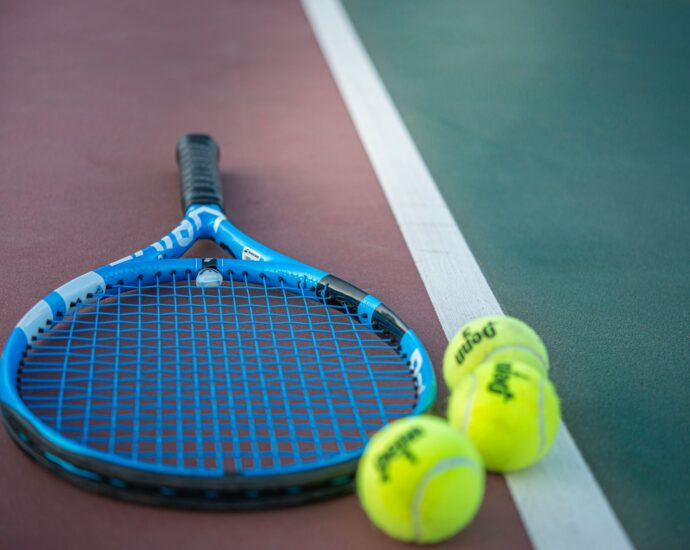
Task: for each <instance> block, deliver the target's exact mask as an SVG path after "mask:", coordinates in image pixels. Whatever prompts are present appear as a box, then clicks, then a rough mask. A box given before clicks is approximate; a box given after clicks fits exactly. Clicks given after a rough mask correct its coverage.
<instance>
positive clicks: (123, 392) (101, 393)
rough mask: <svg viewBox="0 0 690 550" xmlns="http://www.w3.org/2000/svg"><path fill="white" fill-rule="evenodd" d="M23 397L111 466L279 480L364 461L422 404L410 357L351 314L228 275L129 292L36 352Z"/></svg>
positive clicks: (82, 308) (97, 302) (23, 372)
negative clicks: (379, 435) (218, 282)
mask: <svg viewBox="0 0 690 550" xmlns="http://www.w3.org/2000/svg"><path fill="white" fill-rule="evenodd" d="M19 376H20V384H19V390H20V395H21V397H22V399H23V400H24V402H25V403H26V405H27V406H28V407H29V409H31V411H32V412H33V413H34V414H35V415H36V416H37V417H38V418H39V419H40V420H41V421H42V422H43V423H44V424H45V425H47V426H49V427H50V428H52V429H54V430H55V431H57V432H59V433H60V434H62V435H63V436H64V437H67V438H69V439H71V440H73V441H75V442H77V443H79V444H81V445H84V446H87V447H89V448H91V449H93V450H96V451H100V452H103V453H108V454H110V455H113V456H114V457H115V460H117V459H120V460H121V461H123V462H124V461H127V462H128V463H140V464H145V465H146V466H147V467H149V468H154V469H155V468H156V467H160V468H161V469H163V468H165V469H166V470H167V471H170V470H171V469H172V470H174V471H178V472H179V473H191V474H193V473H223V472H243V473H245V474H249V475H251V474H271V473H280V472H285V471H298V470H300V469H307V468H313V467H315V466H318V465H319V464H320V463H327V462H328V461H329V460H330V461H338V460H344V459H347V458H348V457H349V455H351V456H352V457H354V456H357V455H358V454H359V453H360V452H361V449H362V447H363V446H364V445H365V444H366V441H367V440H368V438H369V437H370V436H371V434H372V433H373V432H374V431H376V430H377V429H379V428H380V427H381V426H382V425H384V424H385V423H387V422H389V421H391V420H393V419H395V418H398V417H401V416H405V415H406V414H409V413H410V412H411V411H412V410H413V408H414V406H415V404H416V389H415V384H414V379H413V377H412V375H411V374H410V372H409V369H408V366H407V364H406V360H405V358H403V357H401V356H400V352H399V350H396V348H395V347H394V346H392V345H391V343H390V341H389V340H388V339H387V337H386V335H385V334H383V333H381V332H380V331H377V330H375V329H372V328H370V327H367V326H365V325H363V324H361V323H360V322H359V320H358V319H357V317H356V316H354V315H353V314H351V313H350V312H349V311H348V310H347V308H346V307H345V306H344V305H339V304H334V303H330V302H328V301H326V299H325V298H323V297H321V298H317V299H315V298H312V297H311V296H309V295H307V294H306V293H305V291H304V289H302V288H297V287H289V286H287V285H286V284H285V283H284V282H281V283H280V286H278V287H277V288H272V287H270V286H268V284H267V283H266V281H264V282H263V284H253V283H250V282H248V280H247V278H246V275H243V274H235V275H234V276H232V277H230V276H228V277H227V278H226V281H225V282H224V284H223V285H222V286H221V287H210V288H200V287H197V286H195V281H194V280H193V279H192V278H191V277H190V275H189V274H185V275H178V276H175V275H174V274H173V276H172V280H170V281H167V282H162V281H160V280H158V281H157V282H156V284H153V285H149V286H147V285H144V284H142V283H141V281H138V282H137V283H136V284H135V285H132V286H127V285H120V286H116V287H114V288H110V289H108V290H107V291H106V292H105V293H100V294H98V295H97V296H96V297H95V299H94V300H93V301H91V302H89V303H79V304H77V305H76V306H75V307H74V308H73V309H72V310H71V311H70V312H69V313H68V314H67V315H65V317H64V318H63V319H61V320H60V321H59V322H56V323H55V324H54V325H53V326H52V327H50V329H49V330H47V331H46V332H45V333H44V334H43V335H41V336H40V337H39V339H38V341H36V342H34V343H32V345H31V347H30V348H29V349H28V351H27V355H26V357H25V359H24V361H23V363H22V366H21V369H20V373H19Z"/></svg>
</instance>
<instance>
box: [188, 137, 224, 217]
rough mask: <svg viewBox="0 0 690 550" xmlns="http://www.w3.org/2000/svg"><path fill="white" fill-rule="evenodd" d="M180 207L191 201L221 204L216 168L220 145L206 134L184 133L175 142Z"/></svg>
mask: <svg viewBox="0 0 690 550" xmlns="http://www.w3.org/2000/svg"><path fill="white" fill-rule="evenodd" d="M176 156H177V164H178V165H179V167H180V196H181V198H182V211H183V212H186V211H187V208H189V207H190V205H192V204H216V205H218V206H223V188H222V184H221V181H220V172H219V170H218V160H219V159H220V149H219V148H218V145H217V144H216V142H215V141H213V138H212V137H211V136H208V135H206V134H187V135H184V136H182V137H181V138H180V140H179V141H178V142H177V154H176Z"/></svg>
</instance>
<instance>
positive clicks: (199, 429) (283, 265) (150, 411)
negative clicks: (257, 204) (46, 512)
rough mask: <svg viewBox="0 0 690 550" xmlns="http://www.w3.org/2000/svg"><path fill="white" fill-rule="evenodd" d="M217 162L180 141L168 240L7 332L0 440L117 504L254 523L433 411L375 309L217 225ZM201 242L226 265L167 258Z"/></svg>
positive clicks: (325, 488)
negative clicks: (223, 253) (260, 511)
mask: <svg viewBox="0 0 690 550" xmlns="http://www.w3.org/2000/svg"><path fill="white" fill-rule="evenodd" d="M218 159H219V149H218V146H217V145H216V143H215V142H214V141H213V139H212V138H210V137H209V136H207V135H203V134H189V135H186V136H184V137H182V138H181V139H180V141H179V142H178V144H177V161H178V164H179V167H180V182H181V192H182V205H183V211H184V218H183V219H182V221H181V222H180V224H179V225H178V226H177V227H175V229H173V230H172V231H171V232H170V233H168V234H167V235H166V236H164V237H163V238H162V239H160V240H159V241H157V242H155V243H153V244H152V245H150V246H148V247H146V248H144V249H142V250H139V251H138V252H135V253H134V254H132V255H131V256H127V257H126V258H122V259H121V260H118V261H116V262H113V263H111V264H109V265H106V266H103V267H100V268H98V269H95V270H94V271H91V272H89V273H86V274H84V275H82V276H80V277H77V278H76V279H74V280H72V281H70V282H69V283H67V284H65V285H63V286H61V287H60V288H58V289H56V290H55V291H53V292H51V293H50V294H48V295H47V296H46V297H45V298H44V299H43V300H41V301H40V302H38V303H37V304H36V305H35V306H34V307H33V308H32V309H30V310H29V312H28V313H27V314H26V315H24V317H23V318H22V319H21V321H19V323H18V324H17V326H16V328H15V329H14V330H13V332H12V334H11V335H10V337H9V340H8V341H7V344H6V347H5V349H4V352H3V356H2V366H1V370H0V403H1V404H2V413H3V418H4V421H5V425H6V426H7V428H8V430H9V432H10V434H11V435H12V437H13V439H14V440H15V441H16V442H17V444H18V445H19V446H20V447H21V448H22V449H23V450H24V451H26V452H27V453H28V454H29V455H30V456H31V457H32V458H33V459H35V460H36V461H37V462H38V463H40V464H42V465H43V466H45V467H47V468H49V469H50V470H52V471H53V472H55V473H57V474H58V475H60V476H61V477H63V478H66V479H67V480H69V481H72V482H74V483H76V484H77V485H79V486H81V487H84V488H88V489H91V490H95V491H97V492H100V493H105V494H108V495H113V496H118V497H122V498H125V499H129V500H135V501H140V502H145V503H151V504H166V505H173V506H181V507H196V508H219V509H255V508H266V507H275V506H282V505H290V504H297V503H302V502H306V501H310V500H315V499H320V498H324V497H328V496H332V495H337V494H341V493H343V492H346V491H348V490H351V488H352V486H353V477H354V471H355V468H356V464H357V460H358V457H359V456H360V454H361V453H362V450H363V447H364V446H365V444H366V443H367V440H368V438H369V437H370V436H371V435H372V434H373V433H374V432H375V431H376V430H378V429H379V428H381V427H382V426H384V425H385V424H386V423H388V422H390V421H391V420H394V419H396V418H399V417H402V416H407V415H411V414H419V413H422V412H424V411H426V410H427V409H429V408H430V407H431V405H432V404H433V401H434V399H435V395H436V383H435V379H434V374H433V370H432V367H431V362H430V360H429V357H428V355H427V353H426V351H425V350H424V347H423V346H422V343H421V342H420V340H419V339H418V337H417V336H416V335H415V334H414V332H412V330H410V329H408V328H407V326H406V325H405V324H404V323H403V322H402V321H401V320H400V319H399V318H398V317H397V315H396V314H395V313H393V312H392V311H391V310H390V309H388V308H387V307H386V306H385V305H383V304H382V303H381V302H380V301H379V300H377V299H376V298H374V297H373V296H371V295H370V294H367V293H366V292H363V291H361V290H360V289H358V288H357V287H355V286H353V285H351V284H349V283H347V282H345V281H343V280H341V279H338V278H336V277H334V276H333V275H329V274H328V273H325V272H323V271H320V270H318V269H315V268H313V267H310V266H307V265H305V264H303V263H301V262H298V261H296V260H293V259H291V258H288V257H287V256H284V255H283V254H280V253H278V252H276V251H274V250H271V249H270V248H268V247H266V246H264V245H262V244H260V243H258V242H257V241H255V240H254V239H252V238H250V237H248V236H247V235H245V234H244V233H242V232H241V231H240V230H239V229H237V228H236V227H235V226H234V225H232V224H231V223H230V222H229V221H228V219H227V218H226V217H225V214H224V212H223V208H222V186H221V180H220V174H219V170H218ZM198 239H212V240H214V241H215V242H216V243H218V244H219V245H220V246H221V247H222V248H224V249H225V250H227V251H229V252H230V253H231V254H232V256H233V257H234V258H233V259H227V258H219V259H209V258H207V259H195V258H181V256H182V255H183V254H184V253H185V252H186V251H187V250H189V248H190V247H191V246H192V245H193V244H194V243H195V242H196V241H197V240H198Z"/></svg>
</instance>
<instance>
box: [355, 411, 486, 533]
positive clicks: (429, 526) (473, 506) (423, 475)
mask: <svg viewBox="0 0 690 550" xmlns="http://www.w3.org/2000/svg"><path fill="white" fill-rule="evenodd" d="M484 476H485V474H484V467H483V465H482V460H481V457H480V456H479V453H478V452H477V450H476V449H475V448H474V446H473V445H472V443H471V442H470V440H469V439H468V438H467V437H466V436H465V435H463V434H462V433H460V432H458V431H457V430H454V429H453V428H451V427H450V426H449V425H448V423H447V422H445V421H444V420H442V419H440V418H436V417H433V416H427V415H423V416H412V417H408V418H403V419H401V420H396V421H395V422H393V423H391V424H389V425H388V426H386V427H385V428H383V429H382V430H381V431H379V432H378V433H376V434H375V435H374V436H373V437H372V438H371V441H370V442H369V444H368V445H367V448H366V449H365V451H364V454H363V455H362V459H361V460H360V463H359V468H358V470H357V494H358V495H359V500H360V503H361V504H362V507H363V508H364V510H365V512H366V513H367V515H368V516H369V518H370V519H371V521H372V522H373V523H374V524H375V525H376V526H377V527H379V528H380V529H381V530H383V531H384V532H385V533H387V534H388V535H390V536H391V537H394V538H396V539H399V540H403V541H408V542H409V541H414V542H418V543H433V542H439V541H441V540H444V539H447V538H449V537H452V536H453V535H454V534H455V533H457V532H458V531H460V529H462V528H463V527H464V526H465V525H467V524H468V523H469V522H470V521H471V520H472V518H473V517H474V516H475V514H476V513H477V510H478V509H479V505H480V504H481V501H482V497H483V495H484Z"/></svg>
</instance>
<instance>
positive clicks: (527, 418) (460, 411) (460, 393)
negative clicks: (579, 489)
mask: <svg viewBox="0 0 690 550" xmlns="http://www.w3.org/2000/svg"><path fill="white" fill-rule="evenodd" d="M448 419H449V421H450V424H451V425H452V426H453V427H454V428H456V429H458V430H460V431H462V432H463V433H466V434H467V435H468V436H469V438H470V439H471V440H472V441H473V442H474V444H475V445H476V446H477V449H478V450H479V452H480V453H481V455H482V458H483V460H484V464H485V465H486V468H487V469H488V470H492V471H495V472H509V471H513V470H520V469H522V468H526V467H527V466H531V465H532V464H534V463H535V462H537V461H538V460H541V459H542V458H543V457H544V456H545V455H546V453H547V452H548V451H549V449H550V448H551V445H552V443H553V440H554V438H555V437H556V432H557V431H558V424H559V422H560V419H561V409H560V401H559V399H558V395H557V394H556V390H555V388H554V386H553V384H552V383H551V382H550V381H549V379H548V378H547V377H546V376H545V375H544V374H543V373H542V372H541V370H539V369H538V368H536V367H534V366H532V365H528V364H526V363H520V362H517V361H513V362H501V361H498V362H496V361H491V362H487V363H482V364H481V365H479V366H478V367H477V368H476V369H474V370H473V371H472V372H471V373H470V374H468V375H467V376H465V377H463V379H462V380H460V382H459V383H458V384H457V386H455V388H454V389H453V392H452V394H451V397H450V401H449V403H448Z"/></svg>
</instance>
